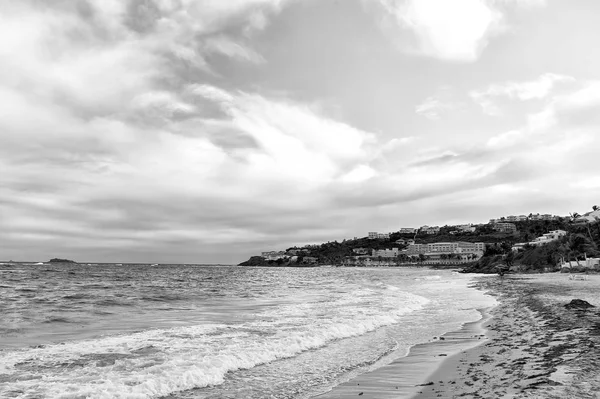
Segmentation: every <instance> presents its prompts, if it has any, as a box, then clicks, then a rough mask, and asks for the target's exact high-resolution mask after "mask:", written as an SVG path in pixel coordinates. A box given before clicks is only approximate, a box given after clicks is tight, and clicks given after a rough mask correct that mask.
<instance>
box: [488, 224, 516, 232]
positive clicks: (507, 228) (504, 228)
mask: <svg viewBox="0 0 600 399" xmlns="http://www.w3.org/2000/svg"><path fill="white" fill-rule="evenodd" d="M492 227H493V229H494V230H496V231H498V232H500V233H515V232H516V231H517V226H515V225H514V224H513V223H495V224H494V225H493V226H492Z"/></svg>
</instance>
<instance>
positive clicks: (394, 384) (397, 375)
mask: <svg viewBox="0 0 600 399" xmlns="http://www.w3.org/2000/svg"><path fill="white" fill-rule="evenodd" d="M488 310H489V309H479V312H480V313H481V314H482V318H481V319H480V320H478V321H476V322H472V323H466V324H464V325H463V326H462V327H461V328H460V329H459V330H458V331H452V332H448V333H446V334H444V335H442V336H441V337H434V339H433V340H432V341H430V342H426V343H423V344H419V345H415V346H413V347H412V348H410V351H409V353H408V355H407V356H405V357H401V358H398V359H396V360H394V361H392V362H391V363H388V364H385V365H383V366H381V367H378V365H377V364H375V365H374V367H376V368H375V369H374V370H373V371H371V372H368V373H364V374H360V375H358V376H355V377H354V378H352V379H351V380H350V381H347V382H344V383H342V384H340V385H337V386H335V387H334V388H333V389H332V390H331V391H330V392H327V393H324V394H322V395H319V396H317V398H318V399H341V398H350V397H357V396H360V397H361V398H377V399H384V398H395V399H397V398H409V397H411V396H413V395H414V394H415V393H417V392H418V391H419V390H420V389H419V388H420V386H419V384H421V383H422V381H423V379H424V377H425V376H427V375H428V374H429V373H430V372H431V370H434V369H436V368H437V367H439V366H440V364H441V363H442V362H443V361H444V360H445V359H446V358H448V357H452V356H453V355H456V354H458V353H460V352H462V351H466V350H467V349H470V348H473V347H475V346H477V345H480V344H481V343H482V342H484V341H485V340H486V339H487V338H486V336H485V329H484V328H483V324H484V323H485V322H486V321H487V320H488V319H489V317H490V314H489V312H488Z"/></svg>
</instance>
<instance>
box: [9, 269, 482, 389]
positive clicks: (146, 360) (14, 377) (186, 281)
mask: <svg viewBox="0 0 600 399" xmlns="http://www.w3.org/2000/svg"><path fill="white" fill-rule="evenodd" d="M469 282H470V277H469V276H466V275H461V274H458V273H453V272H450V271H434V270H428V269H421V268H418V269H416V268H414V269H411V268H373V269H368V268H333V267H321V268H243V267H223V266H190V265H156V266H151V265H135V266H134V265H23V264H20V265H16V266H14V265H13V266H10V265H0V397H2V398H36V399H37V398H310V397H313V396H316V395H318V394H319V393H323V392H326V391H328V390H329V389H331V388H332V387H333V386H335V385H337V384H339V383H341V382H344V381H347V380H348V379H350V378H351V377H352V376H355V375H357V374H360V373H363V372H366V371H369V370H372V369H373V368H376V367H379V366H380V365H382V364H386V363H389V362H391V361H392V360H393V359H395V358H398V357H401V356H405V355H406V354H407V352H408V350H409V348H410V347H411V346H412V345H415V344H418V343H422V342H426V341H428V340H431V339H432V338H433V337H434V336H439V335H441V334H443V333H444V332H447V331H452V330H455V329H458V328H459V327H460V326H461V324H462V323H465V322H469V321H475V320H477V319H478V318H479V317H480V314H479V312H478V311H477V310H476V309H478V308H482V307H487V306H490V305H492V304H493V303H494V300H493V299H492V298H491V297H489V296H486V295H485V294H484V293H482V292H480V291H478V290H475V289H474V288H470V287H469Z"/></svg>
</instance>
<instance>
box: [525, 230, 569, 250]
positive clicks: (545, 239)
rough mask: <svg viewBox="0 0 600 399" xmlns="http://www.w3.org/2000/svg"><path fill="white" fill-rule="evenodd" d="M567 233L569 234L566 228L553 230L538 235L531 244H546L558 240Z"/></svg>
mask: <svg viewBox="0 0 600 399" xmlns="http://www.w3.org/2000/svg"><path fill="white" fill-rule="evenodd" d="M566 235H567V232H566V231H564V230H553V231H551V232H549V233H546V234H544V235H542V236H540V237H537V238H536V239H535V240H533V241H531V242H530V244H531V245H534V246H537V245H544V244H547V243H549V242H552V241H555V240H558V239H559V238H560V237H564V236H566Z"/></svg>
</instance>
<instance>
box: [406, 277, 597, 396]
mask: <svg viewBox="0 0 600 399" xmlns="http://www.w3.org/2000/svg"><path fill="white" fill-rule="evenodd" d="M476 284H477V286H478V287H479V288H480V289H482V290H484V291H486V292H488V293H490V294H492V295H494V296H495V297H496V298H497V299H498V300H499V304H498V306H496V307H494V308H493V309H491V311H490V314H491V318H490V319H489V320H488V321H487V322H486V323H484V327H485V329H486V332H485V334H486V339H485V340H484V341H483V343H482V344H481V345H478V346H476V347H474V348H471V349H468V350H464V351H460V352H459V353H457V354H455V355H453V356H451V357H448V358H447V359H446V360H444V362H442V364H441V365H440V366H439V367H437V368H436V370H435V371H434V372H433V373H432V374H430V375H429V376H428V377H427V378H426V381H425V382H424V385H422V386H420V387H419V388H420V389H419V391H418V392H417V394H416V395H415V396H414V398H415V399H425V398H455V397H456V398H458V397H460V398H600V393H599V392H600V370H599V369H598V366H599V363H600V309H599V308H600V275H590V276H587V280H571V279H569V276H568V275H567V274H560V273H553V274H538V275H508V276H505V277H504V278H503V279H500V278H499V277H494V276H488V277H483V278H479V279H478V281H477V283H476ZM573 299H581V300H584V301H587V302H588V303H590V304H592V305H594V307H593V308H589V309H586V310H584V309H577V308H566V307H565V305H567V304H569V303H570V302H571V300H573Z"/></svg>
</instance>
